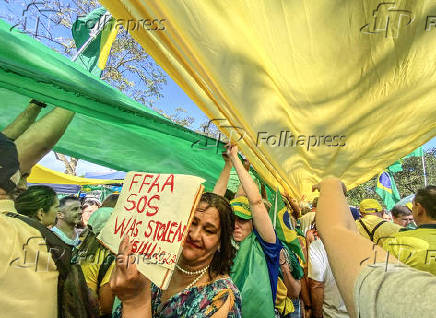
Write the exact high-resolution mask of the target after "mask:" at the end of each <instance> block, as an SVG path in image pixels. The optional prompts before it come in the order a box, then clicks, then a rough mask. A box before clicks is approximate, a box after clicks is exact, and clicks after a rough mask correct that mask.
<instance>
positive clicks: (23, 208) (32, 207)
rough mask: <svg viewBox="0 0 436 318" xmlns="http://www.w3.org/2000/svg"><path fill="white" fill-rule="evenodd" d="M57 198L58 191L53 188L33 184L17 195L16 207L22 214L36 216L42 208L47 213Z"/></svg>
mask: <svg viewBox="0 0 436 318" xmlns="http://www.w3.org/2000/svg"><path fill="white" fill-rule="evenodd" d="M55 198H56V192H55V191H54V190H53V189H52V188H50V187H48V186H43V185H37V186H31V187H29V188H28V189H27V190H26V191H24V192H22V193H21V194H20V195H19V196H18V197H17V199H16V200H15V208H16V209H17V211H18V212H19V213H20V214H23V215H26V216H28V217H34V216H35V215H36V213H37V212H38V210H39V209H41V208H42V210H43V211H44V213H47V212H48V211H49V210H50V207H51V206H52V205H53V204H54V201H55Z"/></svg>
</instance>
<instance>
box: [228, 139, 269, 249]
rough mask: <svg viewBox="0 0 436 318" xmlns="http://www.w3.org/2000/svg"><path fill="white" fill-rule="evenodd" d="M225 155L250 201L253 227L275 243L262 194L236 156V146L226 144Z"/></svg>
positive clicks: (267, 239) (264, 238)
mask: <svg viewBox="0 0 436 318" xmlns="http://www.w3.org/2000/svg"><path fill="white" fill-rule="evenodd" d="M227 155H228V156H229V157H230V160H231V161H232V163H233V166H234V167H235V170H236V172H237V173H238V177H239V181H240V182H241V184H242V187H243V189H244V192H245V193H246V195H247V198H248V201H249V203H250V206H251V211H252V214H253V225H254V228H255V229H256V231H257V232H258V233H259V235H260V236H261V237H262V239H263V240H264V241H265V242H268V243H275V242H276V241H277V237H276V233H275V232H274V227H273V225H272V222H271V219H270V218H269V215H268V211H267V210H266V208H265V205H264V203H263V201H262V196H261V195H260V193H259V189H258V188H257V185H256V184H255V183H254V181H253V179H252V178H251V176H250V174H249V173H248V171H247V170H246V169H245V168H244V166H243V164H242V162H241V160H239V158H238V147H237V146H233V145H230V146H228V148H227Z"/></svg>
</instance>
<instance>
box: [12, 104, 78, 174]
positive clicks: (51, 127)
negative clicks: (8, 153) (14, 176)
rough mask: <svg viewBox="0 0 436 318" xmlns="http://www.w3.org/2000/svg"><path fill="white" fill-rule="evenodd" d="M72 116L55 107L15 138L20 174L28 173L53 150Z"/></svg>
mask: <svg viewBox="0 0 436 318" xmlns="http://www.w3.org/2000/svg"><path fill="white" fill-rule="evenodd" d="M74 114H75V113H73V112H70V111H69V110H66V109H63V108H59V107H57V108H55V109H53V110H52V111H51V112H49V113H48V114H46V115H45V116H44V117H43V118H41V119H40V120H38V121H37V122H35V123H34V124H32V125H31V126H30V127H29V128H28V129H27V130H26V131H25V132H24V134H22V135H21V136H19V137H18V138H17V140H16V141H15V144H16V145H17V150H18V160H19V161H20V170H21V172H23V173H25V172H29V171H30V169H31V168H32V167H33V166H34V165H35V164H36V163H37V162H38V161H39V160H41V159H42V157H44V156H45V155H46V154H47V153H48V152H49V151H50V150H51V149H52V148H53V146H54V145H55V144H56V143H57V142H58V140H59V139H60V138H61V137H62V135H63V134H64V133H65V129H66V128H67V127H68V124H69V123H70V122H71V120H72V119H73V117H74Z"/></svg>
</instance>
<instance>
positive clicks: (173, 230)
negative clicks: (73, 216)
mask: <svg viewBox="0 0 436 318" xmlns="http://www.w3.org/2000/svg"><path fill="white" fill-rule="evenodd" d="M126 181H127V180H126ZM124 187H128V193H127V197H125V196H124V197H125V200H123V202H122V210H123V211H122V212H123V213H119V214H118V215H117V216H116V218H115V224H114V228H113V234H114V235H116V236H117V237H119V238H120V239H121V238H122V237H123V236H124V235H125V234H128V235H129V236H130V237H131V238H132V239H133V251H132V252H133V253H137V254H139V255H143V259H144V260H147V261H148V263H157V264H161V265H163V266H165V264H166V265H169V267H172V266H171V265H174V264H175V262H176V259H177V252H178V250H177V249H171V246H172V245H173V244H171V243H173V242H180V241H181V240H182V239H183V234H184V232H185V231H186V224H187V222H186V221H183V220H181V219H180V218H179V219H178V218H177V214H176V213H177V210H175V211H174V214H173V215H172V216H171V219H168V213H165V214H166V215H165V216H161V214H162V213H159V212H160V210H161V208H162V207H164V206H165V207H166V208H168V207H169V206H168V202H169V201H171V200H174V199H175V197H174V196H175V195H174V193H175V192H177V191H175V190H177V189H175V188H176V187H177V185H176V184H175V180H174V175H172V174H171V175H165V176H164V177H162V176H161V175H159V174H145V173H144V174H141V173H135V174H134V175H133V177H132V178H131V180H130V182H128V183H126V184H125V185H124ZM179 190H180V189H179ZM179 192H180V191H179ZM120 199H122V198H120ZM117 206H118V205H117ZM165 242H166V244H162V243H165Z"/></svg>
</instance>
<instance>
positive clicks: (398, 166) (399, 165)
mask: <svg viewBox="0 0 436 318" xmlns="http://www.w3.org/2000/svg"><path fill="white" fill-rule="evenodd" d="M423 154H424V152H423V150H422V147H419V148H418V149H416V150H415V151H413V152H411V153H409V154H408V155H407V156H405V157H403V158H402V159H400V160H397V161H395V162H394V163H393V164H391V165H390V166H389V167H388V168H387V169H388V170H389V171H390V172H391V173H396V172H400V171H403V160H404V159H406V158H410V157H422V156H423Z"/></svg>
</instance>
